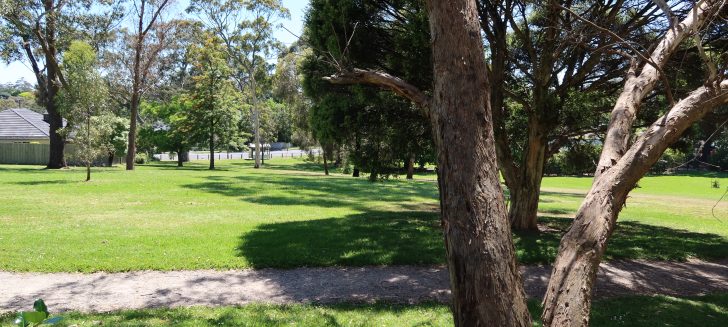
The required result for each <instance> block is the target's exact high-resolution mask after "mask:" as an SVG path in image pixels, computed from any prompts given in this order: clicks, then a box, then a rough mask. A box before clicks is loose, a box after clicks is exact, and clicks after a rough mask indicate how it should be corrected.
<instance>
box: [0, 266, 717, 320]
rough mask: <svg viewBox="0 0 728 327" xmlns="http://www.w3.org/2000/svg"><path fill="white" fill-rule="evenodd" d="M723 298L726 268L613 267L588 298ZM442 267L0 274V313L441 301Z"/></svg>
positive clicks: (532, 279)
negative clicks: (43, 306)
mask: <svg viewBox="0 0 728 327" xmlns="http://www.w3.org/2000/svg"><path fill="white" fill-rule="evenodd" d="M522 269H523V278H524V284H525V287H526V292H527V293H528V295H529V296H530V297H534V298H540V297H541V296H542V295H543V293H544V291H545V289H546V284H547V283H548V277H549V274H550V273H551V270H550V267H547V266H527V267H523V268H522ZM715 292H728V261H722V262H705V261H690V262H685V263H677V262H649V261H612V262H609V263H606V264H602V266H601V267H600V271H599V280H598V282H597V289H596V293H595V296H596V297H598V298H604V297H612V296H620V295H632V294H666V295H674V296H689V295H701V294H706V293H715ZM449 296H450V290H449V287H448V276H447V269H446V268H444V267H412V266H391V267H363V268H299V269H292V270H278V269H262V270H236V271H213V270H199V271H171V272H161V271H139V272H130V273H94V274H80V273H52V274H43V273H12V272H0V313H2V312H7V311H17V310H25V309H29V308H30V306H31V305H32V303H33V301H34V300H35V299H36V298H43V299H44V300H45V301H46V303H47V304H48V306H49V307H50V308H52V309H53V311H56V312H57V311H67V310H79V311H84V312H89V311H93V312H103V311H112V310H119V309H136V308H149V307H177V306H194V305H202V306H222V305H241V304H245V303H249V302H268V303H320V304H327V303H340V302H374V301H389V302H401V303H417V302H422V301H441V302H445V301H448V299H449Z"/></svg>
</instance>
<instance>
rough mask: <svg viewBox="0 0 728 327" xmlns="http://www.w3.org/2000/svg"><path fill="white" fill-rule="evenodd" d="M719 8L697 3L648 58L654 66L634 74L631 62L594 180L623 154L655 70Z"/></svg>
mask: <svg viewBox="0 0 728 327" xmlns="http://www.w3.org/2000/svg"><path fill="white" fill-rule="evenodd" d="M722 4H723V1H722V0H701V1H699V2H698V3H696V4H695V6H694V7H693V8H692V9H691V10H690V12H689V13H688V15H687V17H685V19H684V20H683V21H682V22H680V24H677V25H676V26H673V27H672V28H670V30H669V31H668V32H667V34H666V35H665V36H664V37H663V38H662V39H661V40H660V42H659V43H658V45H657V47H656V48H655V50H654V51H653V52H652V54H651V55H650V60H651V61H652V62H654V63H655V65H654V66H653V65H646V66H644V67H643V68H642V71H641V72H640V73H639V74H637V72H636V66H635V64H634V61H633V63H632V67H631V68H630V71H629V73H628V76H627V78H626V79H625V82H624V88H623V90H622V93H621V94H620V95H619V98H618V99H617V102H616V103H615V105H614V109H612V113H611V115H610V120H609V127H608V128H607V135H606V139H605V140H604V148H603V149H602V153H601V156H600V158H599V164H598V165H597V169H596V172H595V174H594V175H595V178H596V177H598V176H599V175H600V174H602V173H604V172H605V171H606V170H608V169H609V168H611V167H612V166H614V165H615V164H616V163H617V161H619V159H620V158H621V157H622V156H623V155H624V154H625V153H626V152H627V149H628V145H629V139H630V136H631V135H632V128H631V127H632V125H633V122H634V120H635V119H636V117H637V113H638V112H639V107H640V104H641V103H642V101H643V100H644V98H645V96H647V94H649V93H650V92H652V91H653V90H654V88H655V85H656V84H657V81H658V80H660V79H661V75H662V74H661V73H660V71H658V70H657V69H656V68H655V67H656V66H664V65H665V64H666V62H667V60H668V59H669V57H670V56H671V55H672V54H673V52H675V49H677V47H678V45H679V44H680V43H681V42H682V41H683V40H684V39H685V38H687V37H688V36H689V35H690V34H692V33H693V32H694V31H697V30H698V29H700V28H701V27H702V26H703V25H704V24H705V22H706V21H708V19H709V18H710V17H712V16H713V15H714V14H715V13H716V12H717V11H718V10H719V9H720V7H721V5H722Z"/></svg>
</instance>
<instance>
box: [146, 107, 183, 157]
mask: <svg viewBox="0 0 728 327" xmlns="http://www.w3.org/2000/svg"><path fill="white" fill-rule="evenodd" d="M193 105H194V103H193V102H192V100H191V99H190V98H189V97H188V96H186V95H180V96H176V97H174V98H172V99H171V100H170V101H169V102H166V103H149V102H145V103H142V106H141V112H142V115H144V116H145V117H147V118H148V119H149V120H150V121H151V123H149V124H146V125H145V126H144V127H142V129H141V130H140V131H139V141H140V148H142V149H148V150H149V151H153V152H155V153H156V152H175V153H177V155H181V154H182V153H184V152H187V151H189V150H190V149H191V147H192V146H193V145H194V143H193V142H194V138H192V137H191V135H194V131H193V130H192V129H193V128H194V127H195V126H194V124H193V122H190V121H189V119H188V117H187V115H188V114H189V113H190V112H191V111H192V110H194V109H193Z"/></svg>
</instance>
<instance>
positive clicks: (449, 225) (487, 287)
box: [427, 0, 531, 326]
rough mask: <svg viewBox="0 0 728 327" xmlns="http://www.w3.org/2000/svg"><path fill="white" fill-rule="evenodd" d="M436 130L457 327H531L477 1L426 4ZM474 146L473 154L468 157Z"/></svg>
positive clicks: (441, 194) (443, 214) (461, 0)
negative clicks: (503, 177) (495, 135)
mask: <svg viewBox="0 0 728 327" xmlns="http://www.w3.org/2000/svg"><path fill="white" fill-rule="evenodd" d="M427 8H428V14H429V20H430V31H431V35H432V42H433V63H434V72H435V74H434V75H435V83H434V93H433V102H432V109H433V115H432V124H433V131H434V135H435V144H436V145H437V148H438V173H439V180H440V183H439V184H440V197H441V212H442V224H443V229H444V230H443V233H444V236H445V248H446V252H447V262H448V268H449V272H450V287H451V289H452V292H453V316H454V321H455V324H456V325H458V326H466V325H467V326H530V325H531V318H530V315H529V313H528V309H527V307H526V301H525V294H524V291H523V287H522V283H521V277H520V273H519V272H518V268H517V264H516V259H515V250H514V248H513V241H512V239H511V232H510V225H509V223H508V219H507V216H506V208H505V203H504V199H503V191H502V189H501V187H500V181H499V177H498V166H497V164H496V154H495V144H494V139H493V126H492V121H491V119H490V117H491V113H490V103H489V99H488V93H489V92H488V90H489V87H488V80H487V74H486V67H485V61H484V58H483V50H482V49H483V45H482V41H481V38H480V25H479V17H478V12H477V8H476V4H475V1H472V0H471V1H467V0H459V1H437V0H429V1H427ZM466 144H467V145H468V146H469V147H470V148H471V149H472V151H462V147H461V146H465V145H466Z"/></svg>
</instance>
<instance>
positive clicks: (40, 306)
mask: <svg viewBox="0 0 728 327" xmlns="http://www.w3.org/2000/svg"><path fill="white" fill-rule="evenodd" d="M33 309H35V311H38V312H44V313H45V314H46V317H48V307H47V306H46V304H45V302H44V301H43V299H37V300H35V302H33ZM43 319H45V318H43Z"/></svg>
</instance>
